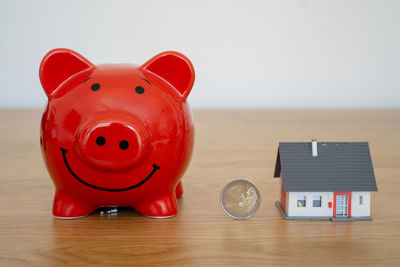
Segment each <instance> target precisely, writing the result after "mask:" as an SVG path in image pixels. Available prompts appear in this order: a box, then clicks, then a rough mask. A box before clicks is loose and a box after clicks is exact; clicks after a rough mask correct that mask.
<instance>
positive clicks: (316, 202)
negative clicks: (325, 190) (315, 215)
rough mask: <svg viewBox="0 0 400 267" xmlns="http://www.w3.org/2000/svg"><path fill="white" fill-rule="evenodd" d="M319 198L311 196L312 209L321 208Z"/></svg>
mask: <svg viewBox="0 0 400 267" xmlns="http://www.w3.org/2000/svg"><path fill="white" fill-rule="evenodd" d="M321 199H322V197H321V196H313V202H312V205H313V207H321Z"/></svg>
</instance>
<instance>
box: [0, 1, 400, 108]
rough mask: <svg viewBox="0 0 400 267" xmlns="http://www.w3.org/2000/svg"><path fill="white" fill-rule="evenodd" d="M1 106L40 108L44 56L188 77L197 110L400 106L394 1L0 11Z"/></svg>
mask: <svg viewBox="0 0 400 267" xmlns="http://www.w3.org/2000/svg"><path fill="white" fill-rule="evenodd" d="M0 36H1V42H0V90H1V97H0V107H42V106H43V105H44V103H45V96H44V93H43V92H42V89H41V86H40V83H39V80H38V67H39V64H40V61H41V58H42V57H43V56H44V54H45V53H46V52H47V51H48V50H50V49H52V48H56V47H67V48H71V49H74V50H76V51H78V52H80V53H81V54H83V55H84V56H86V57H87V58H88V59H89V60H91V61H92V62H94V63H95V64H97V63H108V62H131V63H137V64H141V63H143V62H144V61H146V60H147V59H149V58H150V57H152V56H153V55H155V54H156V53H158V52H161V51H164V50H177V51H180V52H183V53H184V54H186V55H187V56H188V57H189V58H190V59H191V60H192V61H193V64H194V66H195V68H196V72H197V81H196V83H195V87H194V89H193V91H192V94H191V96H190V97H189V101H190V102H191V104H192V106H193V107H196V108H209V107H212V108H227V107H229V108H232V107H233V108H259V107H262V108H400V90H399V87H400V52H399V50H400V1H396V0H393V1H385V0H376V1H366V0H343V1H340V0H334V1H333V0H326V1H322V0H297V1H296V0H292V1H283V0H276V1H266V0H261V1H254V0H253V1H245V0H243V1H236V0H212V1H204V0H203V1H187V0H186V1H185V0H183V1H178V0H169V1H147V0H146V1H144V0H141V1H132V0H131V1H116V0H113V1H110V0H101V1H100V0H99V1H85V0H79V1H71V0H69V1H65V0H62V1H56V0H41V1H38V0H36V1H29V0H26V1H21V0H12V1H6V0H2V1H1V2H0Z"/></svg>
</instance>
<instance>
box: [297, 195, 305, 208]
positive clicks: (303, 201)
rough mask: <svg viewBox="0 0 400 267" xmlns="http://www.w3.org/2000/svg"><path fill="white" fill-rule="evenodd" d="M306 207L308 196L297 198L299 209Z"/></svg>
mask: <svg viewBox="0 0 400 267" xmlns="http://www.w3.org/2000/svg"><path fill="white" fill-rule="evenodd" d="M305 206H306V196H297V207H305Z"/></svg>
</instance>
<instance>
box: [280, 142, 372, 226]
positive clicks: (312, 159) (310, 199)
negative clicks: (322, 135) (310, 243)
mask: <svg viewBox="0 0 400 267" xmlns="http://www.w3.org/2000/svg"><path fill="white" fill-rule="evenodd" d="M274 177H277V178H279V177H280V178H281V200H280V202H279V201H276V203H275V204H276V206H277V207H278V209H279V210H280V212H281V213H282V216H283V217H284V218H285V219H300V220H301V219H305V220H309V219H317V220H323V219H331V220H333V221H336V220H337V221H351V220H370V219H371V216H370V202H371V198H370V192H371V191H377V186H376V181H375V175H374V169H373V166H372V161H371V155H370V151H369V145H368V143H367V142H317V141H316V140H312V142H301V143H299V142H280V143H279V148H278V156H277V159H276V166H275V174H274Z"/></svg>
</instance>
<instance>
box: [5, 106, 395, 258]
mask: <svg viewBox="0 0 400 267" xmlns="http://www.w3.org/2000/svg"><path fill="white" fill-rule="evenodd" d="M40 116H41V111H40V110H2V111H0V121H1V125H0V137H1V138H0V142H1V145H0V149H1V150H0V156H1V161H0V179H1V180H0V181H1V186H0V265H1V266H14V265H48V266H59V265H74V264H80V265H83V264H85V265H87V264H91V265H110V264H123V265H127V264H131V265H133V264H137V265H140V266H142V265H144V264H150V265H157V266H161V265H185V266H194V265H203V266H204V265H206V266H209V265H218V266H219V265H244V266H246V265H263V266H265V265H307V266H310V265H316V266H321V265H337V264H340V265H343V264H344V265H363V266H369V265H380V266H395V265H397V266H399V265H400V111H390V110H387V111H308V110H307V111H301V110H300V111H299V110H292V111H288V110H264V111H257V110H253V111H251V110H232V111H228V110H224V111H222V110H221V111H216V110H197V111H195V112H194V118H195V123H196V142H195V143H196V144H195V151H194V154H193V159H192V162H191V165H190V167H189V169H188V171H187V172H186V174H185V177H184V179H183V184H184V190H185V195H184V197H183V198H182V199H180V200H179V208H180V213H179V214H178V216H176V217H174V218H172V219H165V220H158V219H148V218H144V217H141V216H139V215H138V214H136V213H134V212H133V211H131V210H123V211H122V212H120V213H119V214H118V215H117V216H107V215H106V216H100V215H99V213H96V214H93V215H91V216H89V217H87V218H84V219H79V220H57V219H54V218H53V217H52V215H51V205H52V198H53V192H54V188H53V184H52V182H51V180H50V178H49V176H48V174H47V171H46V169H45V167H44V164H43V162H42V158H41V155H40V148H39V122H40ZM311 138H317V139H318V140H320V141H369V142H370V148H371V152H372V158H373V162H374V167H375V175H376V178H377V184H378V190H379V192H378V193H372V216H373V218H374V220H373V221H355V222H344V223H343V222H335V223H334V222H331V221H285V220H283V219H282V217H281V215H280V213H279V211H278V210H277V208H276V207H275V205H274V201H275V200H277V199H278V198H279V179H274V178H272V177H273V168H274V164H275V158H276V153H277V147H278V142H279V141H309V140H311ZM240 177H245V178H249V179H250V180H251V181H253V182H255V183H256V184H257V186H258V187H259V189H260V192H261V196H262V204H261V208H260V209H259V211H258V212H257V214H256V215H255V216H254V217H253V218H251V219H249V220H244V221H238V220H233V219H231V218H229V217H227V216H226V215H225V214H224V213H223V212H222V210H221V209H220V207H219V193H220V190H221V189H222V187H223V186H224V184H226V183H227V182H228V181H230V180H231V179H234V178H240Z"/></svg>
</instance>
